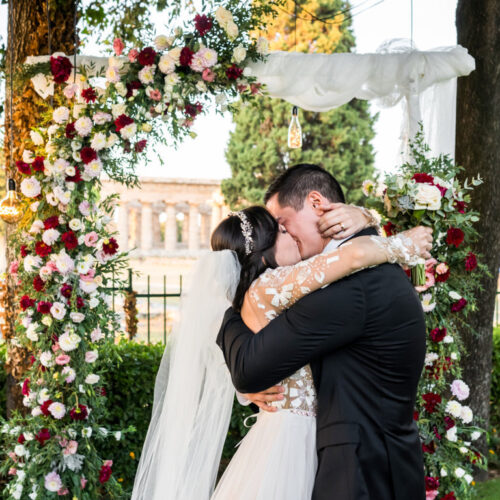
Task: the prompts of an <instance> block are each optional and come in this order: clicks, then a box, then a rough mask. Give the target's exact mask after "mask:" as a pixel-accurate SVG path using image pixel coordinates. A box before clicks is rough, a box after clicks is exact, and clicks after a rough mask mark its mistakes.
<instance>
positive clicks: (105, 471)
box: [99, 465, 112, 484]
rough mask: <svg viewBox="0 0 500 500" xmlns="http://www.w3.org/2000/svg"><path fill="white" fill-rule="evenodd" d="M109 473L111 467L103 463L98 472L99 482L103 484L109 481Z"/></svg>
mask: <svg viewBox="0 0 500 500" xmlns="http://www.w3.org/2000/svg"><path fill="white" fill-rule="evenodd" d="M111 473H112V470H111V467H109V466H108V465H103V466H102V467H101V470H100V472H99V482H100V483H101V484H103V483H106V482H107V481H109V478H110V477H111Z"/></svg>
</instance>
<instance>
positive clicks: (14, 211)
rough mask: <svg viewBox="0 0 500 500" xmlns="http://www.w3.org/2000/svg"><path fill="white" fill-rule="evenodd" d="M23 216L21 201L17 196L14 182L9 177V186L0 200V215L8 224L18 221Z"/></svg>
mask: <svg viewBox="0 0 500 500" xmlns="http://www.w3.org/2000/svg"><path fill="white" fill-rule="evenodd" d="M22 216H23V211H22V206H21V201H20V200H19V197H18V196H17V192H16V183H15V182H14V179H9V187H8V191H7V194H6V195H5V198H4V199H3V200H1V201H0V217H1V218H2V219H3V220H4V221H5V222H7V223H9V224H15V223H16V222H19V221H20V220H21V218H22Z"/></svg>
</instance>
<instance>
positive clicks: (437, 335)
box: [429, 328, 446, 342]
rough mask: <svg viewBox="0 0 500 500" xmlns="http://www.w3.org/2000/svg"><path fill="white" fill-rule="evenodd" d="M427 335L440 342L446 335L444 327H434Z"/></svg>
mask: <svg viewBox="0 0 500 500" xmlns="http://www.w3.org/2000/svg"><path fill="white" fill-rule="evenodd" d="M429 336H430V338H431V340H432V341H433V342H441V341H442V340H443V339H444V338H445V337H446V328H434V330H432V331H431V333H430V334H429Z"/></svg>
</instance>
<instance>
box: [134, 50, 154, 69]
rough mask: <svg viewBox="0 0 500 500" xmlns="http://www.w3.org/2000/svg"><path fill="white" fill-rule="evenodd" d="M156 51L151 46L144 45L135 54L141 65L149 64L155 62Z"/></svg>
mask: <svg viewBox="0 0 500 500" xmlns="http://www.w3.org/2000/svg"><path fill="white" fill-rule="evenodd" d="M155 57H156V51H155V50H154V49H153V47H146V48H145V49H142V50H141V51H140V52H139V55H138V56H137V61H138V62H139V64H141V65H142V66H151V64H154V63H155Z"/></svg>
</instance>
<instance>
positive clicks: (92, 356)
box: [85, 351, 98, 363]
mask: <svg viewBox="0 0 500 500" xmlns="http://www.w3.org/2000/svg"><path fill="white" fill-rule="evenodd" d="M97 357H98V355H97V351H87V352H86V353H85V361H86V362H87V363H93V362H94V361H95V360H96V359H97Z"/></svg>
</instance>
